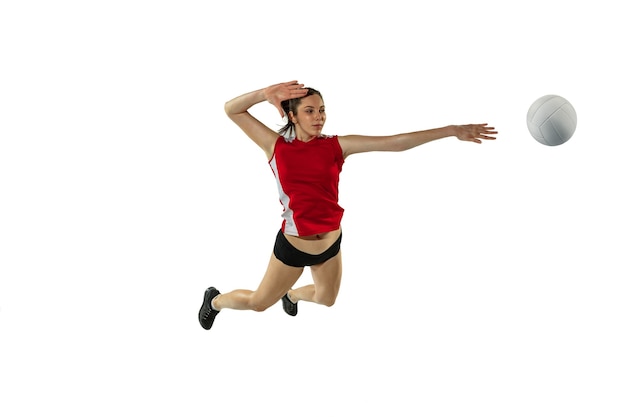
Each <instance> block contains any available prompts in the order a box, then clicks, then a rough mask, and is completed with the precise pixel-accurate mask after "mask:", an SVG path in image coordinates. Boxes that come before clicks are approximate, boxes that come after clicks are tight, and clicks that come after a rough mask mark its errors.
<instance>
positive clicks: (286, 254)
mask: <svg viewBox="0 0 626 417" xmlns="http://www.w3.org/2000/svg"><path fill="white" fill-rule="evenodd" d="M342 236H343V234H341V235H339V237H338V238H337V240H336V241H335V243H333V244H332V245H331V247H330V248H328V249H326V250H325V251H324V252H322V253H320V254H319V255H311V254H310V253H306V252H302V251H301V250H298V249H296V248H295V247H294V246H293V245H292V244H291V243H289V241H288V240H287V238H286V237H285V235H284V234H283V232H282V230H279V231H278V234H277V235H276V243H274V255H275V256H276V258H278V260H279V261H281V262H282V263H284V264H285V265H289V266H295V267H304V266H311V265H318V264H321V263H324V262H326V261H327V260H329V259H331V258H333V257H335V256H336V255H337V254H338V253H339V249H340V248H341V237H342Z"/></svg>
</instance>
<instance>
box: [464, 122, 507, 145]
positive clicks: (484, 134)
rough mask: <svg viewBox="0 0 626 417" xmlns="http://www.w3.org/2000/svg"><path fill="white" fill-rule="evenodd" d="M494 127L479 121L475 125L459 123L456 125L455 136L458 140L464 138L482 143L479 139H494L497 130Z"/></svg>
mask: <svg viewBox="0 0 626 417" xmlns="http://www.w3.org/2000/svg"><path fill="white" fill-rule="evenodd" d="M494 129H495V128H493V127H491V126H488V125H487V123H481V124H477V125H460V126H457V134H456V137H457V138H459V140H464V141H468V142H474V143H482V140H481V139H484V140H494V139H495V138H496V137H495V136H494V135H496V134H497V133H498V132H497V131H496V130H494Z"/></svg>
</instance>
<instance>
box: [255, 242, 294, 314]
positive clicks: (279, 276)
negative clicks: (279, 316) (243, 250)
mask: <svg viewBox="0 0 626 417" xmlns="http://www.w3.org/2000/svg"><path fill="white" fill-rule="evenodd" d="M302 271H304V268H303V267H294V266H289V265H285V264H284V263H282V262H281V261H280V260H278V259H277V258H276V256H275V255H274V254H272V256H271V257H270V261H269V264H268V266H267V270H266V271H265V276H264V277H263V280H261V283H260V284H259V287H258V288H257V290H256V291H255V292H254V295H253V303H254V304H255V305H257V306H259V307H260V308H268V307H270V306H272V305H274V304H275V303H276V302H278V301H279V300H280V299H281V298H282V297H283V296H284V295H285V294H286V293H287V291H289V289H290V288H291V287H293V285H294V284H295V283H296V281H298V279H299V278H300V276H301V275H302Z"/></svg>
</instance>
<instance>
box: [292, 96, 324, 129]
mask: <svg viewBox="0 0 626 417" xmlns="http://www.w3.org/2000/svg"><path fill="white" fill-rule="evenodd" d="M296 111H297V113H298V114H296V115H294V114H291V120H292V121H293V122H294V123H295V125H296V135H297V136H298V138H299V139H301V140H308V139H310V138H311V137H313V136H319V135H321V133H322V128H323V127H324V123H325V122H326V110H325V108H324V101H323V100H322V98H321V97H320V96H318V95H317V94H313V95H310V96H307V97H304V98H303V99H302V100H300V105H299V106H298V108H297V109H296Z"/></svg>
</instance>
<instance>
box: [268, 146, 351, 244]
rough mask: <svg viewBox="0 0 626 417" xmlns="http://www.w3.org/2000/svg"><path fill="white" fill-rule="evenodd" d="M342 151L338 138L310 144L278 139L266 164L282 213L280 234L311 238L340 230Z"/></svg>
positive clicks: (341, 215) (341, 212) (341, 213)
mask: <svg viewBox="0 0 626 417" xmlns="http://www.w3.org/2000/svg"><path fill="white" fill-rule="evenodd" d="M343 162H344V159H343V151H342V149H341V146H340V145H339V140H338V139H337V136H325V135H322V136H319V137H315V138H313V139H312V140H311V141H309V142H302V141H300V140H297V139H295V138H284V137H282V136H279V137H278V139H277V140H276V145H275V147H274V155H273V156H272V158H271V159H270V161H269V164H270V167H271V168H272V171H273V172H274V176H275V177H276V184H277V185H278V194H279V197H280V202H281V204H282V205H283V208H284V211H283V214H282V217H283V224H282V231H283V233H285V234H287V235H292V236H310V235H316V234H320V233H326V232H331V231H333V230H337V229H339V227H340V225H341V218H342V217H343V208H341V207H340V206H339V173H340V172H341V168H342V166H343Z"/></svg>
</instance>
